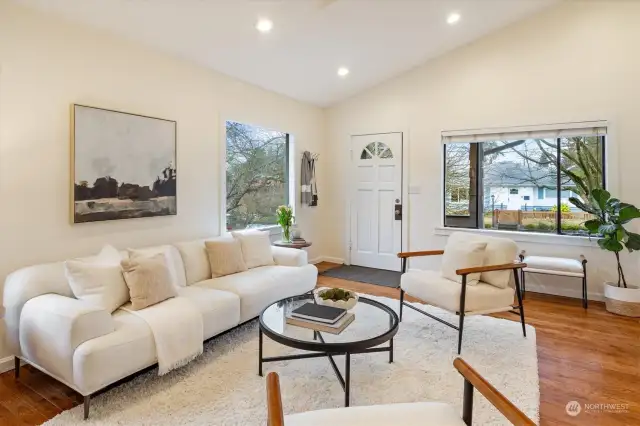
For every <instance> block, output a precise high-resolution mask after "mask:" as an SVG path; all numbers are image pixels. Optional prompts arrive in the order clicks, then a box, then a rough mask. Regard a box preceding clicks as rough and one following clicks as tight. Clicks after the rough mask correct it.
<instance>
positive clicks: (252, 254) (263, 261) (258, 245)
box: [231, 230, 275, 269]
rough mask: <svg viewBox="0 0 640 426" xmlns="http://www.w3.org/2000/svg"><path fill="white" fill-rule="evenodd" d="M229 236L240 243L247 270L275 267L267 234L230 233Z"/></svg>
mask: <svg viewBox="0 0 640 426" xmlns="http://www.w3.org/2000/svg"><path fill="white" fill-rule="evenodd" d="M231 235H233V238H236V239H237V240H239V241H240V245H241V247H242V258H243V259H244V263H245V264H246V265H247V268H249V269H253V268H257V267H258V266H266V265H275V262H274V261H273V253H272V251H271V240H270V239H269V233H268V232H263V231H258V230H251V231H242V232H232V233H231Z"/></svg>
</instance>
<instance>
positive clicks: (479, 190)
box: [442, 135, 607, 237]
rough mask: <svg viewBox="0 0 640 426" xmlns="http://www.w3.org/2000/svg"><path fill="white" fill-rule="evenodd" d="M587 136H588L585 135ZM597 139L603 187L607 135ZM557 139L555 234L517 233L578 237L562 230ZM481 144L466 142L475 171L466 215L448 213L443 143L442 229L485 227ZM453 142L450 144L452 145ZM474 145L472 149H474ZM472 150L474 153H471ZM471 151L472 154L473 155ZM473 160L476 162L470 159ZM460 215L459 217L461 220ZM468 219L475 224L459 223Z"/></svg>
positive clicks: (558, 143) (605, 168) (445, 156)
mask: <svg viewBox="0 0 640 426" xmlns="http://www.w3.org/2000/svg"><path fill="white" fill-rule="evenodd" d="M585 137H588V136H585ZM597 137H598V138H599V143H600V150H601V153H600V155H601V156H602V188H604V189H606V188H607V161H606V160H607V157H606V141H607V136H606V135H598V136H597ZM554 139H555V141H556V151H557V152H556V164H555V167H556V189H555V190H556V192H557V195H556V205H557V206H558V207H557V212H556V229H555V233H544V232H523V231H516V232H522V233H526V234H547V235H564V236H571V237H573V236H580V235H576V234H567V233H564V232H562V209H561V206H562V188H561V186H562V185H561V180H562V170H561V169H560V167H559V165H560V160H561V157H562V152H561V151H562V146H561V142H562V139H563V138H554ZM482 144H483V142H468V145H469V158H470V161H469V168H470V170H471V169H475V172H473V173H472V172H470V182H471V184H474V183H475V186H474V187H472V186H471V185H470V186H469V211H470V214H469V216H447V194H446V190H445V188H446V185H447V182H446V179H447V144H443V147H442V149H443V163H442V165H443V173H442V188H443V203H442V213H443V226H444V227H445V228H453V229H484V227H481V226H480V224H483V220H484V219H483V215H484V211H483V210H484V203H482V204H481V203H480V201H481V200H483V199H484V194H483V184H482V183H483V180H484V177H483V174H484V170H483V167H482V157H483V156H482V155H481V153H482ZM452 145H453V144H452ZM474 146H475V148H474ZM474 151H475V152H474ZM472 153H473V154H472ZM473 160H475V161H473ZM474 190H475V195H472V194H471V193H472V192H473V191H474ZM474 197H475V201H474V203H473V204H474V205H475V214H471V210H472V207H474V205H473V204H472V198H474ZM545 198H546V188H545ZM447 218H449V221H450V222H453V224H447ZM461 218H462V220H461ZM465 219H466V220H468V221H469V223H472V224H474V226H468V225H467V226H465V225H461V224H462V223H464V220H465ZM456 222H457V223H460V225H456V224H455V223H456ZM491 230H492V231H497V232H500V231H499V230H497V229H491Z"/></svg>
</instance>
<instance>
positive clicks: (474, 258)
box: [441, 232, 487, 285]
mask: <svg viewBox="0 0 640 426" xmlns="http://www.w3.org/2000/svg"><path fill="white" fill-rule="evenodd" d="M486 247H487V243H486V242H484V241H469V240H467V239H465V235H464V234H462V233H460V232H455V233H453V234H451V236H450V237H449V239H448V240H447V245H446V246H445V249H444V255H443V256H442V267H441V274H442V276H443V277H444V278H447V279H449V280H452V281H456V282H459V283H462V276H461V275H457V274H456V270H458V269H462V268H473V267H477V266H483V265H484V252H485V248H486ZM479 280H480V273H479V272H478V273H474V274H469V275H467V285H476V284H477V283H478V281H479Z"/></svg>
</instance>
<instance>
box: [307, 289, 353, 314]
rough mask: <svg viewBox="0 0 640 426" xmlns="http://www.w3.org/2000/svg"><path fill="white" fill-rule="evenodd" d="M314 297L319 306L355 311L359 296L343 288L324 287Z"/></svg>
mask: <svg viewBox="0 0 640 426" xmlns="http://www.w3.org/2000/svg"><path fill="white" fill-rule="evenodd" d="M313 295H314V297H315V299H316V303H318V304H319V305H327V306H333V307H335V308H342V309H346V310H349V309H353V308H354V307H355V306H356V304H357V303H358V294H357V293H356V292H353V291H350V290H345V289H343V288H327V287H323V288H319V289H317V290H316V291H315V292H314V294H313Z"/></svg>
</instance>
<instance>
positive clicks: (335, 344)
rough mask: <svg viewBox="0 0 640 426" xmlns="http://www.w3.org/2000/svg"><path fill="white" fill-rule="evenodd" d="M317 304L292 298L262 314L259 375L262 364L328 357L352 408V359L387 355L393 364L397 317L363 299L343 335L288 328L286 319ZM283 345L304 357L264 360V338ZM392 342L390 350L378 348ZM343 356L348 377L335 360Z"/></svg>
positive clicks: (310, 298) (308, 296)
mask: <svg viewBox="0 0 640 426" xmlns="http://www.w3.org/2000/svg"><path fill="white" fill-rule="evenodd" d="M308 302H311V303H314V301H313V295H311V294H305V295H302V296H295V297H290V298H287V299H283V300H280V301H278V302H275V303H273V304H272V305H270V306H268V307H267V308H266V309H265V310H264V311H262V313H261V314H260V325H259V331H258V333H259V334H258V337H259V339H258V341H259V343H258V344H259V347H258V375H260V376H262V363H264V362H275V361H287V360H293V359H305V358H323V357H326V358H327V359H328V360H329V363H330V364H331V367H332V368H333V371H334V372H335V373H336V376H337V378H338V381H339V382H340V385H342V388H343V389H344V405H345V406H346V407H348V406H349V390H350V386H351V355H354V354H364V353H371V352H387V353H388V354H389V362H393V337H394V336H395V335H396V333H397V332H398V325H399V323H400V321H399V319H398V315H397V314H396V312H395V311H394V310H393V309H391V308H390V307H389V306H387V305H384V304H382V303H380V302H378V301H376V300H372V299H367V298H366V297H361V298H360V299H359V300H358V304H357V305H356V306H355V307H354V308H353V310H352V312H353V313H355V316H356V318H355V320H354V321H353V322H352V323H351V324H349V326H348V327H347V328H346V329H344V330H343V331H342V333H340V334H330V333H321V332H319V331H316V332H314V331H313V330H311V329H308V328H302V327H297V326H294V325H290V324H287V315H290V314H291V311H293V310H294V309H296V308H297V307H299V306H302V305H304V304H305V303H308ZM263 334H266V335H267V336H268V337H269V338H271V339H272V340H274V341H275V342H277V343H280V344H281V345H284V346H288V347H290V348H295V349H300V350H302V351H304V353H300V354H295V355H285V356H273V357H265V356H263V353H262V335H263ZM385 342H389V344H388V346H382V347H380V346H379V345H380V344H382V343H385ZM339 355H344V357H345V374H344V376H343V375H342V374H341V373H340V370H338V366H337V364H336V362H335V360H334V357H336V356H339Z"/></svg>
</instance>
